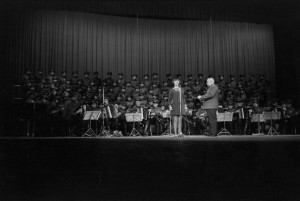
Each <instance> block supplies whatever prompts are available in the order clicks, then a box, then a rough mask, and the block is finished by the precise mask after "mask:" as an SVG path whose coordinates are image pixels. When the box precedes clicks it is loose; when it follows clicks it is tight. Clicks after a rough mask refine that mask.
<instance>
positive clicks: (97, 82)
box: [92, 71, 102, 87]
mask: <svg viewBox="0 0 300 201" xmlns="http://www.w3.org/2000/svg"><path fill="white" fill-rule="evenodd" d="M98 75H99V73H98V72H97V71H95V72H94V73H93V80H92V81H93V83H94V84H95V86H97V87H99V86H101V84H102V83H101V79H100V78H99V77H98Z"/></svg>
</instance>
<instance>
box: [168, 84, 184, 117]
mask: <svg viewBox="0 0 300 201" xmlns="http://www.w3.org/2000/svg"><path fill="white" fill-rule="evenodd" d="M180 94H181V112H180V98H179V97H180ZM169 105H171V106H172V110H171V116H179V115H185V108H184V105H185V96H184V89H183V88H181V92H180V91H179V90H178V91H177V90H175V89H174V88H172V89H170V91H169Z"/></svg>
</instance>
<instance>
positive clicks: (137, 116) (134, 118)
mask: <svg viewBox="0 0 300 201" xmlns="http://www.w3.org/2000/svg"><path fill="white" fill-rule="evenodd" d="M125 116H126V121H127V122H133V128H132V130H131V132H130V135H129V136H134V137H135V136H141V134H140V132H139V131H138V130H137V129H136V128H135V122H141V121H142V118H143V116H142V113H127V114H125Z"/></svg>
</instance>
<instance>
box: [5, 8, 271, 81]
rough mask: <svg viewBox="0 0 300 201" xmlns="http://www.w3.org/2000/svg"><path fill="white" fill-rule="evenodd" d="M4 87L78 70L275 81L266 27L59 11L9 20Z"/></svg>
mask: <svg viewBox="0 0 300 201" xmlns="http://www.w3.org/2000/svg"><path fill="white" fill-rule="evenodd" d="M10 22H11V23H10V26H9V30H8V33H9V34H7V35H8V38H7V40H6V48H7V49H6V51H5V60H6V67H5V77H4V80H5V83H10V84H11V83H17V82H19V81H20V79H21V77H22V74H23V73H24V72H25V70H26V69H27V68H29V69H31V70H33V71H36V70H37V69H38V68H40V67H41V68H43V69H44V71H45V72H46V73H47V72H48V70H49V69H50V68H54V69H55V70H56V72H57V74H58V75H59V74H60V72H61V70H64V69H65V70H67V72H68V74H69V75H70V74H71V72H72V71H73V70H78V71H79V74H80V75H81V76H82V75H83V73H84V71H90V72H93V71H99V73H100V77H105V76H106V72H107V71H112V72H113V77H114V78H116V76H117V73H118V72H123V73H124V74H125V77H126V79H129V78H130V77H131V75H132V74H133V73H137V74H138V75H139V79H141V77H142V75H143V74H145V73H149V74H152V73H153V72H157V73H159V76H160V77H161V78H163V79H164V78H165V76H166V74H167V73H172V74H173V75H175V74H177V73H181V74H182V75H183V76H187V74H189V73H192V74H194V75H195V76H196V74H197V73H203V74H204V75H205V76H207V75H209V74H214V75H216V76H218V75H219V74H224V75H225V77H226V78H228V77H229V75H231V74H241V73H245V74H249V73H253V74H255V75H259V74H265V75H266V77H267V79H269V80H270V81H272V83H274V81H275V62H274V61H275V58H274V41H273V29H272V26H270V25H261V24H250V23H233V22H216V21H198V20H194V21H193V20H155V19H139V18H127V17H114V16H105V15H99V14H87V13H79V12H67V11H39V12H25V13H20V15H18V16H17V17H15V18H14V19H11V20H10Z"/></svg>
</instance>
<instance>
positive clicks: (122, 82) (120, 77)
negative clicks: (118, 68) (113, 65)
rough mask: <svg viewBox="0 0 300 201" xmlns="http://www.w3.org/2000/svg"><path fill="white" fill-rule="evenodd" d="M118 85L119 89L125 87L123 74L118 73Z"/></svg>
mask: <svg viewBox="0 0 300 201" xmlns="http://www.w3.org/2000/svg"><path fill="white" fill-rule="evenodd" d="M117 82H118V85H119V86H120V87H122V86H124V85H125V80H124V78H123V73H118V81H117Z"/></svg>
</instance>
